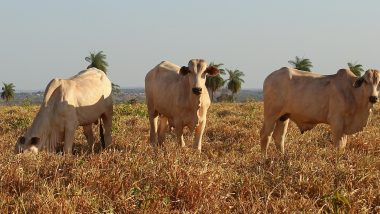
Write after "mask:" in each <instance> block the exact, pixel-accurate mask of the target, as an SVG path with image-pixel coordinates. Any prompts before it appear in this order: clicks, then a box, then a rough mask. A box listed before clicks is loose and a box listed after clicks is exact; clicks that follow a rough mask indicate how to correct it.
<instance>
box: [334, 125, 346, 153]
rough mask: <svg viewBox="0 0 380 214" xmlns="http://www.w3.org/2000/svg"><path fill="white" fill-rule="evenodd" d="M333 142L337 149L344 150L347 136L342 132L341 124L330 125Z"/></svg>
mask: <svg viewBox="0 0 380 214" xmlns="http://www.w3.org/2000/svg"><path fill="white" fill-rule="evenodd" d="M331 130H332V134H333V143H334V145H335V146H336V147H337V149H338V150H339V151H344V148H345V147H346V143H347V136H346V135H344V134H343V125H340V124H339V125H338V124H337V125H331Z"/></svg>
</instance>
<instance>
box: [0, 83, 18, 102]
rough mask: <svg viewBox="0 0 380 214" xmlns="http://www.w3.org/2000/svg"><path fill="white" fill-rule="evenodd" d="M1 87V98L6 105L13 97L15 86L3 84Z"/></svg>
mask: <svg viewBox="0 0 380 214" xmlns="http://www.w3.org/2000/svg"><path fill="white" fill-rule="evenodd" d="M3 85H4V86H3V88H2V90H3V92H1V98H2V99H3V100H5V101H6V102H7V103H8V101H9V100H12V99H13V98H14V97H15V85H13V83H9V84H6V83H3Z"/></svg>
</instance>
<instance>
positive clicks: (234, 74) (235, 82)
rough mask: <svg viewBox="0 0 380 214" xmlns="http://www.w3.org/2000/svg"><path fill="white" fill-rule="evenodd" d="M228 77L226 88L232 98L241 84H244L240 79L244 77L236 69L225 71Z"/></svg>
mask: <svg viewBox="0 0 380 214" xmlns="http://www.w3.org/2000/svg"><path fill="white" fill-rule="evenodd" d="M226 70H227V72H228V75H229V78H228V79H227V88H228V90H230V91H231V92H232V97H233V96H234V95H235V94H236V93H237V92H238V91H240V89H241V84H242V83H244V80H243V79H242V77H243V76H244V73H243V72H242V71H239V70H237V69H235V70H230V69H226Z"/></svg>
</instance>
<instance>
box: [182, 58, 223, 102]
mask: <svg viewBox="0 0 380 214" xmlns="http://www.w3.org/2000/svg"><path fill="white" fill-rule="evenodd" d="M179 73H180V74H181V75H184V76H188V77H189V80H190V86H191V87H192V88H191V91H192V93H193V94H195V95H200V94H202V90H203V89H202V88H205V83H206V75H210V76H215V75H218V74H219V70H218V69H217V68H216V67H214V66H208V64H207V62H206V61H205V60H203V59H192V60H190V61H189V64H188V66H187V67H186V66H182V68H181V69H180V71H179Z"/></svg>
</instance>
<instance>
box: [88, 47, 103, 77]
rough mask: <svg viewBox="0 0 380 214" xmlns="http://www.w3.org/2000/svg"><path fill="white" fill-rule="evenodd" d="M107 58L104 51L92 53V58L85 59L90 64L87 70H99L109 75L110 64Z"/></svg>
mask: <svg viewBox="0 0 380 214" xmlns="http://www.w3.org/2000/svg"><path fill="white" fill-rule="evenodd" d="M106 58H107V56H106V55H105V54H104V53H103V51H99V52H98V53H90V56H88V57H86V58H85V60H86V61H87V62H89V63H90V65H89V66H88V67H87V68H97V69H99V70H102V71H103V72H104V73H106V74H107V67H108V63H107V62H106Z"/></svg>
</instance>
